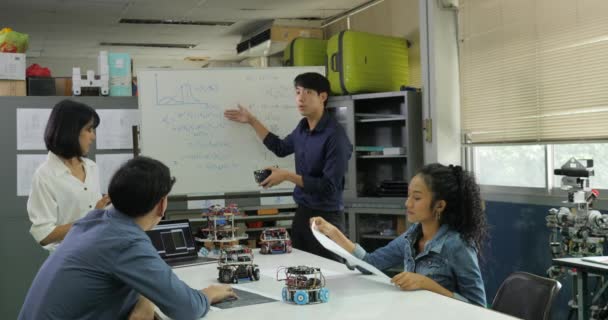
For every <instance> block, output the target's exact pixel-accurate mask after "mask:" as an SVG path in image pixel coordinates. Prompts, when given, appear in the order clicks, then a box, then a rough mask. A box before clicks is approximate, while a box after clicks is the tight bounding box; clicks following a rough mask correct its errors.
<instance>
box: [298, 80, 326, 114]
mask: <svg viewBox="0 0 608 320" xmlns="http://www.w3.org/2000/svg"><path fill="white" fill-rule="evenodd" d="M293 85H294V87H302V88H305V89H311V90H315V91H316V92H317V93H318V94H321V93H323V92H326V93H327V96H328V97H329V80H327V78H325V77H324V76H323V75H321V74H319V73H316V72H306V73H301V74H299V75H298V76H296V78H295V79H294V80H293ZM324 105H325V106H326V105H327V100H325V103H324Z"/></svg>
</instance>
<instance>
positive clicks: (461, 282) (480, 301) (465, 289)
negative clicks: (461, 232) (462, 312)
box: [448, 241, 486, 307]
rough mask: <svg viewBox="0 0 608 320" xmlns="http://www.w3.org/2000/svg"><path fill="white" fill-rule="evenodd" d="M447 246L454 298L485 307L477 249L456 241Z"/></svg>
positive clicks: (484, 293) (484, 294)
mask: <svg viewBox="0 0 608 320" xmlns="http://www.w3.org/2000/svg"><path fill="white" fill-rule="evenodd" d="M457 243H458V244H457V245H456V246H455V247H454V248H449V251H448V252H449V254H450V265H451V269H452V272H453V274H454V275H455V277H456V279H455V282H456V288H457V289H456V292H454V298H456V299H458V300H462V301H466V302H470V303H473V304H476V305H479V306H482V307H486V292H485V288H484V284H483V279H482V277H481V270H480V269H479V263H478V261H477V251H476V250H475V249H474V248H473V247H471V246H468V245H465V244H464V242H462V241H458V242H457Z"/></svg>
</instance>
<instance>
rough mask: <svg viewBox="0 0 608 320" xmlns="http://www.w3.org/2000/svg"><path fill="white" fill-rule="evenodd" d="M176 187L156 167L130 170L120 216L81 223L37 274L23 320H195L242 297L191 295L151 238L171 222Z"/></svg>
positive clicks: (221, 291) (219, 291)
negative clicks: (157, 314) (159, 315)
mask: <svg viewBox="0 0 608 320" xmlns="http://www.w3.org/2000/svg"><path fill="white" fill-rule="evenodd" d="M174 183H175V178H172V177H171V175H170V172H169V168H167V166H165V165H164V164H162V163H161V162H159V161H157V160H154V159H150V158H146V157H137V158H135V159H132V160H130V161H128V162H127V163H126V164H124V165H123V166H122V167H121V168H120V169H119V170H118V171H117V172H116V173H115V174H114V176H113V177H112V180H111V181H110V186H109V194H110V199H112V203H113V205H114V208H111V209H107V210H93V211H91V212H89V213H88V214H87V215H86V216H85V217H84V218H82V219H80V220H78V221H77V222H76V223H74V225H73V226H72V228H71V229H70V232H69V233H68V235H67V236H66V238H65V239H64V240H63V242H62V245H61V246H60V247H59V249H58V250H57V251H56V252H55V253H54V254H52V255H50V256H49V258H48V259H47V260H46V261H45V262H44V264H43V265H42V267H41V268H40V270H39V271H38V274H37V275H36V278H35V279H34V281H33V283H32V286H31V287H30V289H29V291H28V293H27V296H26V297H25V302H24V303H23V307H22V308H21V312H20V314H19V319H126V318H127V317H129V318H135V317H139V318H141V319H152V318H153V317H154V304H155V305H156V306H158V307H159V308H160V310H162V312H164V313H165V314H166V315H168V316H170V317H171V318H173V319H195V318H200V317H203V316H204V315H205V314H206V313H207V311H208V310H209V305H210V304H212V303H215V302H218V301H221V300H223V299H226V298H228V297H235V294H234V292H233V291H232V288H231V287H229V286H226V285H213V286H210V287H207V288H205V289H202V290H200V291H199V290H195V289H192V288H190V287H188V286H187V285H186V284H185V283H184V282H183V281H181V280H180V279H178V278H177V276H176V275H175V274H174V273H173V271H172V270H171V268H170V267H169V266H168V265H167V264H166V263H165V262H164V261H163V260H162V259H161V258H160V256H159V255H158V253H157V251H156V249H155V248H154V246H153V245H152V243H151V241H150V238H149V237H148V236H147V235H146V233H145V231H146V230H150V229H152V228H153V227H154V226H156V224H158V222H159V221H160V220H161V219H162V217H163V216H164V214H165V209H166V208H167V195H168V194H169V192H170V191H171V188H172V186H173V184H174Z"/></svg>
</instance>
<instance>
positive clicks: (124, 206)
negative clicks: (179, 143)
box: [108, 156, 175, 218]
mask: <svg viewBox="0 0 608 320" xmlns="http://www.w3.org/2000/svg"><path fill="white" fill-rule="evenodd" d="M174 183H175V178H173V177H171V172H170V171H169V168H168V167H167V166H166V165H164V164H163V163H162V162H160V161H158V160H155V159H152V158H148V157H143V156H139V157H136V158H133V159H131V160H129V161H127V162H126V163H125V164H123V165H122V166H121V167H120V168H119V169H118V170H117V171H116V173H114V175H113V176H112V179H111V180H110V186H109V187H108V193H109V195H110V199H111V201H112V205H114V208H116V209H117V210H118V211H120V212H122V213H124V214H126V215H128V216H130V217H132V218H136V217H140V216H143V215H145V214H146V213H148V212H150V210H152V209H153V208H154V206H156V204H158V202H159V201H160V199H162V198H163V197H164V196H166V195H168V194H169V192H171V188H172V187H173V184H174Z"/></svg>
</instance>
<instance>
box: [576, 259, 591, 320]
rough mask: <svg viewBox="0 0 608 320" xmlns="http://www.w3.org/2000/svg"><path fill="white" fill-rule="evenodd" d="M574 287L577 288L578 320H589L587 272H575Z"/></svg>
mask: <svg viewBox="0 0 608 320" xmlns="http://www.w3.org/2000/svg"><path fill="white" fill-rule="evenodd" d="M576 287H577V291H578V292H577V298H576V299H577V305H578V320H589V305H588V304H589V299H588V292H587V272H584V271H581V270H577V272H576Z"/></svg>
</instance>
